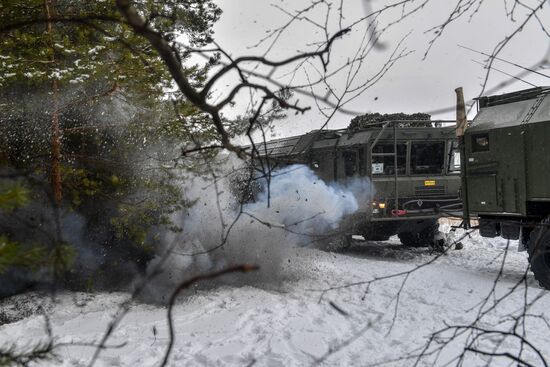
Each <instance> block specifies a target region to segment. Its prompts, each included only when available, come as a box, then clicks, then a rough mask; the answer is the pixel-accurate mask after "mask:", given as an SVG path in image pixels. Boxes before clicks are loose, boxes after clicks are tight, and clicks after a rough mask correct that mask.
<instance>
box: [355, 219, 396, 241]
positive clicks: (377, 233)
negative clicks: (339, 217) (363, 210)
mask: <svg viewBox="0 0 550 367" xmlns="http://www.w3.org/2000/svg"><path fill="white" fill-rule="evenodd" d="M396 233H397V230H396V227H395V225H394V224H392V223H369V224H367V225H364V226H363V227H362V228H361V235H362V236H363V237H364V238H365V241H387V240H389V239H390V237H391V236H393V235H394V234H396Z"/></svg>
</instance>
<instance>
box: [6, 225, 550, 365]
mask: <svg viewBox="0 0 550 367" xmlns="http://www.w3.org/2000/svg"><path fill="white" fill-rule="evenodd" d="M443 229H446V230H448V226H447V227H445V226H443ZM463 243H464V244H465V248H464V249H463V250H460V251H458V250H451V251H449V252H448V253H447V254H446V255H445V256H442V257H441V258H439V259H438V260H437V261H435V262H434V263H433V264H430V265H429V266H426V267H423V268H421V269H419V270H418V271H415V272H413V273H412V274H411V275H410V277H409V278H408V279H407V281H406V283H405V285H404V288H403V290H402V292H401V293H400V297H399V302H398V307H396V300H397V299H396V295H397V294H398V290H399V288H400V287H401V285H402V284H403V277H397V278H391V279H388V280H382V281H378V282H374V283H372V284H371V285H370V286H369V287H368V292H367V291H366V290H367V289H366V288H367V287H366V286H365V285H361V286H355V287H347V288H341V289H337V290H332V291H328V292H326V293H324V294H323V293H322V292H320V290H326V289H327V288H330V287H333V286H340V285H345V284H349V283H352V282H360V281H364V280H370V279H374V278H376V277H381V276H384V275H390V274H395V273H398V272H403V271H407V270H411V269H413V268H415V267H416V266H417V265H419V264H423V263H426V262H427V261H429V260H430V259H433V257H434V256H437V255H436V254H432V253H430V251H429V250H428V249H415V248H406V247H403V246H401V245H399V243H398V240H397V239H396V238H392V239H390V241H387V242H365V241H360V240H355V241H354V243H353V246H352V247H351V248H350V250H349V251H348V252H346V253H330V252H323V251H320V250H317V249H315V248H308V247H298V248H296V247H295V248H289V249H288V250H287V252H286V253H285V256H287V258H288V260H287V261H286V262H285V265H284V269H283V271H282V272H281V275H280V277H279V279H277V280H275V281H271V282H266V281H255V280H254V275H253V274H251V275H250V274H249V275H243V276H242V277H241V276H239V277H235V276H233V277H230V278H227V279H225V280H224V281H220V282H217V283H216V284H209V285H207V286H201V287H196V288H194V289H193V290H190V291H189V292H188V293H187V294H184V295H182V296H181V297H180V299H179V300H178V303H177V305H176V306H175V309H174V325H175V330H176V340H175V345H174V349H173V352H172V354H171V357H170V361H169V365H171V366H196V365H206V366H246V365H252V364H254V365H255V366H297V365H314V364H324V365H331V366H332V365H337V366H367V365H371V364H376V363H380V362H387V361H392V360H395V359H396V358H399V357H403V356H406V355H407V354H409V353H410V354H415V353H417V352H418V350H419V348H422V347H423V346H425V345H426V342H427V338H428V337H429V336H430V335H431V333H433V332H434V331H436V330H439V329H441V328H443V327H445V323H446V324H468V323H470V322H472V321H473V320H474V319H475V318H476V315H477V312H478V310H479V305H480V302H481V301H482V300H483V299H484V298H485V297H487V295H488V294H489V292H490V291H491V288H492V287H493V284H494V280H495V278H496V277H497V276H498V274H499V271H500V268H501V262H502V260H503V258H504V255H505V252H506V248H507V242H506V241H505V240H503V239H501V238H496V239H490V240H489V239H483V238H481V237H479V236H478V235H477V234H475V233H474V234H473V236H472V238H470V239H466V240H464V241H463ZM516 250H517V241H511V244H510V246H509V251H508V253H507V254H506V263H505V266H504V271H503V276H502V280H500V281H499V282H498V284H497V289H496V294H497V296H499V295H502V294H504V292H506V291H508V290H509V289H510V287H512V286H513V285H514V284H516V282H518V281H519V280H521V279H522V277H523V274H524V273H525V270H526V266H527V259H526V254H525V253H518V252H516ZM527 285H528V288H527V290H528V292H527V299H529V300H531V299H534V298H535V297H536V296H537V295H539V294H542V298H541V299H540V300H538V301H537V302H536V303H534V305H533V306H532V307H531V308H530V309H529V313H530V314H533V315H542V316H544V317H546V319H550V299H549V297H548V292H546V291H543V290H542V289H541V288H539V287H538V285H537V284H536V282H535V281H534V279H533V277H532V275H529V276H528V282H527ZM322 294H323V297H322V298H321V295H322ZM524 296H525V292H524V288H523V286H521V287H519V289H518V291H516V292H515V293H513V294H512V296H510V297H508V298H506V300H505V301H504V302H503V303H501V304H500V305H499V306H498V307H497V308H496V310H495V311H493V312H489V313H488V314H487V316H486V317H484V318H483V319H482V323H481V324H478V325H483V326H484V327H487V328H501V329H502V330H505V329H506V328H507V327H508V326H509V325H510V324H509V320H508V319H506V318H505V317H506V315H508V314H509V313H511V312H518V310H521V309H522V307H523V304H524ZM128 297H129V296H128V294H125V293H97V294H91V293H90V294H86V293H63V294H60V295H58V296H57V297H56V300H55V302H53V301H51V300H50V299H48V300H46V301H44V302H45V303H44V305H43V306H44V309H45V310H46V311H47V313H48V314H49V317H50V321H51V327H52V331H53V334H54V335H55V338H56V341H58V342H61V343H71V342H72V343H80V342H97V341H98V340H99V339H100V337H101V335H102V334H103V333H104V332H105V329H106V328H107V325H108V324H109V322H110V320H111V317H112V315H113V314H114V312H116V309H117V307H118V305H119V304H120V303H121V302H122V301H124V300H126V299H127V298H128ZM24 300H27V301H28V302H27V304H34V305H35V304H36V303H37V302H39V300H40V298H39V297H37V296H36V295H33V294H28V295H22V296H18V297H15V298H12V299H10V300H8V302H4V304H3V306H2V308H3V310H4V313H9V312H8V311H9V309H10V307H11V308H12V310H11V312H15V310H13V308H16V309H18V310H19V311H20V310H21V308H22V307H23V306H22V304H24V303H25V302H23V301H24ZM492 300H493V298H491V299H490V305H491V304H492V302H493V301H492ZM26 316H27V317H25V318H23V319H21V320H19V321H15V322H12V323H8V324H4V325H2V326H0V343H1V345H4V346H7V345H11V344H13V343H16V344H17V345H18V346H19V347H20V348H25V347H29V346H30V345H33V343H37V342H38V341H39V340H40V338H41V337H45V335H46V331H45V327H44V318H43V316H41V315H40V312H39V311H38V309H37V308H36V307H34V309H33V310H30V311H29V312H28V315H26ZM394 318H395V320H394ZM167 330H168V329H167V323H166V308H165V307H161V306H157V305H151V304H143V303H137V302H136V303H134V304H133V306H132V308H131V311H130V312H129V313H128V314H127V316H126V317H125V318H124V319H123V321H122V323H121V324H120V325H119V327H118V328H117V329H116V331H115V332H114V334H113V336H112V337H111V338H110V339H109V341H108V344H109V345H116V344H119V343H126V344H125V345H124V346H123V347H121V348H116V349H106V350H104V351H103V352H102V353H101V354H100V356H99V360H98V362H97V364H96V365H99V366H119V365H122V366H150V365H158V364H159V363H160V361H161V360H162V357H163V354H164V351H165V348H166V345H167V340H168V339H167V335H168V332H167ZM526 330H527V333H526V337H527V339H528V340H529V341H530V342H532V343H533V344H534V345H535V346H536V347H538V349H539V350H541V351H542V352H543V353H544V356H545V358H547V359H550V349H549V348H547V344H548V340H549V336H550V328H549V326H548V325H547V324H546V323H544V322H542V321H541V319H540V318H533V319H528V321H527V322H526ZM463 342H464V340H463V339H460V338H459V339H458V340H456V341H455V342H454V343H451V344H450V345H449V347H448V348H446V349H445V350H444V352H443V353H442V354H441V356H440V359H439V360H438V361H437V363H436V365H443V364H444V363H445V362H447V361H448V360H449V359H450V358H452V357H453V356H455V355H456V354H458V353H460V352H461V351H462V347H463V345H464V343H463ZM501 342H502V348H504V349H505V350H506V351H510V352H511V353H513V354H515V355H517V350H518V347H519V344H518V343H515V342H513V341H512V340H511V339H510V340H508V339H506V340H504V341H501V339H500V338H497V337H495V338H493V339H488V340H485V341H483V342H481V343H480V344H479V347H480V348H481V349H484V350H490V349H491V348H492V347H495V346H496V345H498V344H499V343H501ZM56 352H57V353H58V355H59V359H60V360H58V361H49V362H44V363H42V364H43V365H51V366H57V365H63V366H82V365H87V363H88V362H89V360H90V358H91V355H92V354H93V352H94V349H93V348H90V347H87V346H74V345H73V346H64V347H61V348H59V349H58V350H56ZM488 358H489V357H482V356H478V355H473V354H470V355H469V357H468V359H467V362H466V363H465V365H467V366H478V365H479V366H484V365H487V364H494V365H508V364H509V362H510V361H509V360H505V359H495V360H490V359H488ZM522 358H525V359H527V360H529V361H530V362H531V363H533V364H534V365H540V364H541V361H540V360H538V359H536V357H535V355H534V354H533V353H531V352H524V354H523V355H522ZM413 362H414V360H412V361H394V362H392V363H388V364H387V365H390V366H403V365H412V364H413ZM420 365H431V360H430V359H426V360H422V361H421V363H420Z"/></svg>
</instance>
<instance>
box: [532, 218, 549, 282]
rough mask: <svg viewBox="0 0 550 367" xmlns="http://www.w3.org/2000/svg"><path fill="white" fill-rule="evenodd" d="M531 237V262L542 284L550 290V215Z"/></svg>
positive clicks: (534, 272)
mask: <svg viewBox="0 0 550 367" xmlns="http://www.w3.org/2000/svg"><path fill="white" fill-rule="evenodd" d="M541 224H542V225H541V226H537V227H536V228H535V229H533V231H532V232H531V236H530V237H529V246H528V247H527V250H528V252H529V263H530V264H531V271H532V272H533V274H534V275H535V279H536V280H537V281H538V282H539V284H540V286H541V287H543V288H545V289H548V290H550V227H549V225H550V217H546V219H544V220H543V221H542V222H541Z"/></svg>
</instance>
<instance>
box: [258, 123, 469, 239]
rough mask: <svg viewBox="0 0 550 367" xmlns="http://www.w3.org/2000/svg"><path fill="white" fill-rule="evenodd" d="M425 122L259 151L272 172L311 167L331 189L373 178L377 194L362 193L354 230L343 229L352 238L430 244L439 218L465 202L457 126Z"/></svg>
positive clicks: (301, 139) (317, 134)
mask: <svg viewBox="0 0 550 367" xmlns="http://www.w3.org/2000/svg"><path fill="white" fill-rule="evenodd" d="M426 124H430V122H428V123H427V122H426V121H384V122H381V123H375V124H373V125H372V127H368V128H364V129H360V130H354V131H351V130H347V129H345V130H316V131H311V132H309V133H307V134H304V135H300V136H294V137H290V138H284V139H277V140H272V141H269V142H266V143H265V144H258V145H257V146H255V148H256V149H255V150H256V151H257V152H258V154H259V156H260V157H259V158H260V159H262V158H264V159H265V158H266V157H267V158H269V160H270V162H272V165H273V167H277V166H279V167H281V166H285V165H290V164H304V165H307V166H309V167H310V168H311V169H312V170H313V171H314V172H315V173H316V174H317V176H319V177H320V178H321V179H323V180H324V181H325V182H327V183H330V182H339V183H343V182H346V181H350V180H353V179H359V180H362V179H364V180H369V181H370V182H371V183H372V185H371V187H372V190H370V192H364V193H362V194H360V195H363V197H358V198H357V199H358V201H360V202H361V201H362V200H363V205H362V206H361V207H360V210H359V213H356V214H355V215H354V216H353V220H352V221H353V223H352V225H351V226H350V225H349V220H348V221H346V223H347V225H346V226H343V228H345V230H346V231H347V235H348V238H349V237H350V235H351V234H360V235H363V236H364V237H365V239H367V240H387V239H388V238H389V237H390V236H392V235H395V234H397V235H398V236H399V238H400V240H401V242H402V243H403V244H406V245H410V246H423V245H431V244H432V243H433V241H434V236H435V234H436V232H437V228H438V222H437V220H438V218H439V217H440V216H442V215H450V214H453V213H455V214H456V213H459V215H460V214H461V210H462V208H461V206H462V202H461V199H460V198H459V188H460V154H459V151H458V144H457V140H456V137H455V128H454V121H452V122H444V121H431V125H432V126H431V127H426V126H425V125H426ZM445 124H448V125H452V126H447V127H442V126H441V125H445ZM411 125H412V127H411ZM414 125H424V126H423V127H414ZM404 126H406V127H404Z"/></svg>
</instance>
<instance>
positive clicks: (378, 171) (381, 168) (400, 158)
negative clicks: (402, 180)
mask: <svg viewBox="0 0 550 367" xmlns="http://www.w3.org/2000/svg"><path fill="white" fill-rule="evenodd" d="M392 153H393V143H392V144H380V143H378V144H376V145H375V146H374V147H373V148H372V167H371V169H372V174H373V175H386V176H388V175H394V174H395V164H394V163H395V162H394V156H393V154H392ZM406 165H407V145H405V144H397V174H398V175H404V174H405V172H406Z"/></svg>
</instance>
